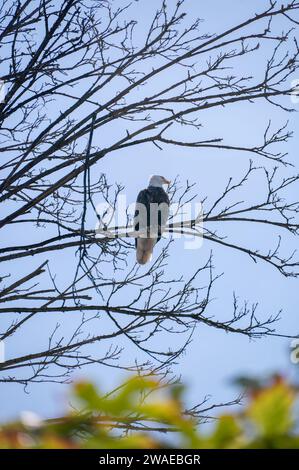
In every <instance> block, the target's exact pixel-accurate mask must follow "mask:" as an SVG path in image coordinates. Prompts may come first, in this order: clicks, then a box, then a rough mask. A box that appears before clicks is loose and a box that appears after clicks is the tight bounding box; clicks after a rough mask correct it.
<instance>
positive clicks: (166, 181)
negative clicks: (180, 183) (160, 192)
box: [163, 176, 171, 185]
mask: <svg viewBox="0 0 299 470" xmlns="http://www.w3.org/2000/svg"><path fill="white" fill-rule="evenodd" d="M163 183H164V184H168V185H169V184H170V183H171V181H170V180H167V179H166V178H164V176H163Z"/></svg>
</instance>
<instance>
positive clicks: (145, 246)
mask: <svg viewBox="0 0 299 470" xmlns="http://www.w3.org/2000/svg"><path fill="white" fill-rule="evenodd" d="M155 243H156V240H155V239H154V238H137V250H136V259H137V263H139V264H145V263H147V262H148V261H150V260H151V257H152V254H153V248H154V245H155Z"/></svg>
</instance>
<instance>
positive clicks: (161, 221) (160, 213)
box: [134, 175, 170, 264]
mask: <svg viewBox="0 0 299 470" xmlns="http://www.w3.org/2000/svg"><path fill="white" fill-rule="evenodd" d="M163 184H167V185H168V184H170V181H168V180H167V179H166V178H164V176H159V175H154V176H152V177H151V178H150V181H149V185H148V187H147V188H146V189H143V190H142V191H140V193H139V194H138V197H137V201H136V208H135V216H134V230H135V231H136V232H138V236H137V237H136V238H135V246H136V260H137V262H138V263H139V264H145V263H147V262H148V261H149V260H150V259H151V257H152V253H153V249H154V246H155V244H156V243H158V241H159V240H160V238H161V235H162V232H163V230H164V228H165V225H166V223H167V220H168V215H169V198H168V195H167V193H166V192H165V191H164V189H163Z"/></svg>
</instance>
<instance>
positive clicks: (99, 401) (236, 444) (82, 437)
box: [0, 375, 299, 449]
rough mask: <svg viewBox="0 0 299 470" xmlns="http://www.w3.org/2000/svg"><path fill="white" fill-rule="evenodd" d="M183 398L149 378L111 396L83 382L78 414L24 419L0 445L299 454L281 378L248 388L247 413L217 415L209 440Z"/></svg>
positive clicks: (292, 391) (287, 387) (1, 434)
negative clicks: (285, 450)
mask: <svg viewBox="0 0 299 470" xmlns="http://www.w3.org/2000/svg"><path fill="white" fill-rule="evenodd" d="M248 383H249V384H250V381H249V382H248ZM247 385H248V384H247ZM255 385H256V382H255ZM182 394H183V387H182V386H180V385H179V384H173V383H172V384H171V383H166V382H165V383H163V381H162V382H161V380H159V379H158V378H156V377H152V376H147V377H142V376H135V377H132V378H131V379H129V380H127V381H125V382H124V383H123V384H121V385H120V386H119V387H118V388H117V389H116V390H114V391H113V392H110V393H109V394H101V393H100V392H99V391H98V390H97V388H96V387H95V386H94V385H93V384H91V383H88V382H78V383H76V384H75V385H74V386H73V388H72V397H73V399H74V400H75V403H76V409H72V410H71V411H69V413H67V414H66V415H65V416H63V417H61V418H56V419H50V420H44V421H43V420H41V419H40V418H39V417H38V416H36V415H34V414H32V413H28V412H27V413H24V414H22V416H21V419H20V421H18V422H13V423H8V424H4V425H1V426H0V447H1V448H98V449H101V448H106V449H107V448H108V449H113V448H118V449H127V448H129V449H130V448H153V449H155V448H166V447H171V445H173V446H174V447H177V448H199V449H200V448H216V449H218V448H221V449H222V448H299V434H298V428H297V430H296V425H297V424H298V423H296V411H295V410H296V400H297V397H298V390H297V389H296V387H294V386H292V385H291V384H289V383H287V382H286V381H285V380H284V379H283V378H282V377H280V376H277V375H276V376H275V377H274V378H273V379H272V380H271V381H270V383H267V384H266V385H264V386H262V385H259V386H254V387H249V393H248V396H247V398H246V405H245V406H244V407H242V411H241V412H240V413H234V414H226V415H222V416H220V417H219V419H217V420H216V421H215V423H214V425H213V429H212V431H211V432H210V433H209V434H207V433H204V432H203V431H202V429H201V430H199V426H198V422H197V421H196V419H195V418H194V417H193V416H192V413H190V412H187V411H186V410H185V409H184V406H183V401H182ZM166 433H169V434H170V433H171V436H175V438H172V437H171V438H168V437H167V438H165V435H166ZM167 436H168V434H167ZM170 443H171V444H170Z"/></svg>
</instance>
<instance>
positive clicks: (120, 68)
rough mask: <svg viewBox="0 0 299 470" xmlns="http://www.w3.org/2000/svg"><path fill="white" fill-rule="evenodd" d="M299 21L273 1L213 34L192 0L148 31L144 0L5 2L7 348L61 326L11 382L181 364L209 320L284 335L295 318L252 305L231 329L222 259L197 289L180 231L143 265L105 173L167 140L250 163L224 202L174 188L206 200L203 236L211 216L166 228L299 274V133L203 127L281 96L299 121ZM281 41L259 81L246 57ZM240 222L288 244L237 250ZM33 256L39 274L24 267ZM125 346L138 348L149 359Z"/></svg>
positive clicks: (238, 309) (289, 7)
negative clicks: (298, 154) (116, 219)
mask: <svg viewBox="0 0 299 470" xmlns="http://www.w3.org/2000/svg"><path fill="white" fill-rule="evenodd" d="M298 13H299V2H296V1H291V2H288V3H285V4H284V5H281V4H280V3H278V2H274V1H272V0H271V1H270V2H269V4H268V5H267V7H266V8H265V9H264V10H262V8H261V10H260V11H259V12H255V11H253V13H252V16H250V17H248V18H247V19H246V20H244V21H243V22H242V23H239V24H232V26H231V27H230V29H227V30H223V31H221V32H217V33H210V32H205V28H204V23H203V22H202V20H201V19H196V20H194V19H192V18H189V16H188V13H187V14H186V10H185V2H184V1H183V0H178V1H177V2H176V3H175V2H167V1H161V2H160V6H159V8H158V10H157V11H156V14H155V15H154V16H153V17H152V18H151V19H149V21H148V29H147V30H140V28H139V27H138V21H136V20H135V19H134V2H133V3H131V4H129V3H124V2H122V1H118V0H117V1H114V2H109V1H105V0H103V1H99V0H58V1H55V2H51V1H49V0H38V1H33V0H26V1H23V2H20V1H15V0H12V1H10V0H3V1H2V5H1V18H0V52H1V58H0V61H1V62H0V63H1V78H2V82H3V87H5V97H4V99H3V101H2V103H0V121H1V130H0V151H1V161H0V188H1V189H0V204H1V220H0V229H1V234H3V236H1V240H2V241H1V248H0V262H1V278H0V281H1V282H0V314H1V318H2V319H3V321H2V322H1V325H2V327H1V336H0V339H1V340H4V341H5V342H7V343H13V342H14V341H15V342H18V341H19V340H20V338H22V337H23V336H24V335H26V334H28V331H29V330H30V328H31V325H32V324H33V323H34V322H36V321H39V322H41V323H40V325H42V319H43V318H44V317H45V316H47V317H51V316H52V317H53V318H54V319H55V324H56V323H57V325H56V326H55V325H54V327H53V329H52V330H51V331H43V329H42V327H41V338H44V339H43V341H44V347H40V342H38V346H36V345H35V344H32V342H31V344H28V352H27V353H26V354H22V355H16V356H15V357H10V358H6V360H5V361H4V362H2V363H1V364H0V370H1V376H0V380H1V381H2V382H17V383H21V384H25V385H27V384H28V383H31V382H40V381H58V382H65V381H67V380H69V377H70V374H71V372H72V371H73V370H75V369H77V368H80V367H82V366H84V365H86V364H99V365H103V366H110V367H116V368H120V369H126V370H143V371H152V370H154V371H156V372H157V371H160V370H163V371H164V370H168V369H169V368H170V367H171V365H172V364H173V363H175V361H176V360H177V358H178V357H179V356H180V355H181V353H182V352H184V351H185V349H186V347H187V346H188V344H189V342H190V340H191V337H192V335H193V333H194V331H195V328H196V327H198V326H199V327H200V326H201V325H202V324H205V325H207V326H209V327H211V328H217V329H222V330H225V331H227V332H228V333H238V334H242V335H246V336H248V337H261V336H263V335H269V336H271V335H280V332H279V331H278V332H276V321H277V320H278V317H279V316H280V313H277V312H274V313H273V314H272V315H269V316H267V317H264V316H263V317H262V318H260V317H259V314H258V311H257V305H256V304H254V305H252V306H251V305H249V304H248V303H245V304H239V302H238V299H237V297H236V296H235V297H234V302H233V306H232V312H230V313H229V316H228V317H227V319H226V320H223V317H221V319H217V312H215V311H213V310H211V311H210V308H209V307H210V300H211V298H212V291H213V288H214V284H215V282H216V281H217V279H218V277H219V275H220V273H217V272H216V270H214V263H213V256H212V253H211V255H210V257H209V258H208V259H205V260H203V259H201V265H200V266H198V265H195V269H194V272H193V273H192V274H191V275H190V278H189V279H184V278H183V276H181V275H180V274H179V272H178V274H177V275H175V276H173V275H169V273H168V272H167V262H168V261H167V260H168V256H169V254H171V250H172V246H171V245H172V243H175V238H174V239H173V240H170V242H169V243H168V244H165V243H164V245H163V244H162V247H159V250H160V252H159V251H158V252H157V256H156V258H155V259H154V261H153V262H152V263H151V264H150V265H147V266H146V267H145V268H140V267H138V266H137V265H136V264H135V262H134V233H132V227H131V223H132V221H131V220H130V217H129V216H128V217H127V222H126V226H125V227H123V229H120V228H119V227H118V228H115V227H112V226H107V225H106V223H105V220H104V219H105V217H104V214H103V213H96V206H97V204H98V203H101V202H106V203H107V204H108V205H109V206H110V207H111V208H112V211H113V208H115V207H116V204H117V201H118V198H119V196H120V194H121V192H122V191H123V189H124V188H123V186H122V185H120V184H119V185H112V184H111V183H110V179H109V175H106V174H104V172H103V170H102V167H101V164H102V161H106V160H107V159H113V158H114V155H115V154H119V153H121V152H124V149H127V148H130V149H131V151H132V152H139V153H140V159H141V160H142V158H143V156H144V152H145V151H148V152H150V149H151V148H152V147H153V146H154V147H155V149H156V148H158V149H161V150H163V151H166V150H167V151H170V150H171V148H173V146H177V147H179V148H181V151H182V158H183V152H184V151H185V150H186V149H190V148H191V149H194V152H199V157H198V158H200V156H201V155H200V151H201V150H203V151H205V150H206V149H214V150H215V151H217V152H218V151H221V150H223V151H224V152H225V151H229V152H230V153H231V154H233V155H234V156H235V158H236V159H237V158H239V157H240V155H242V156H243V154H244V156H245V157H246V156H247V157H249V158H248V164H246V162H245V166H246V165H247V166H246V168H245V166H244V174H243V176H242V177H241V178H240V179H239V180H235V179H233V178H231V179H230V180H229V181H228V182H227V185H226V187H224V188H214V199H213V200H210V199H209V200H207V199H205V195H204V194H198V191H197V188H196V186H194V185H193V184H192V183H189V182H187V183H183V185H182V184H180V183H179V181H177V180H176V181H174V182H173V183H172V186H171V187H170V188H169V196H170V199H171V201H172V202H176V203H177V204H178V208H181V207H183V206H184V204H186V203H187V202H191V201H194V200H195V198H197V199H199V200H200V201H201V202H202V203H203V214H202V219H203V229H202V231H201V230H199V229H198V220H189V219H188V220H187V221H186V224H183V226H181V225H180V224H176V222H175V219H174V220H169V224H168V227H167V231H168V232H170V233H173V234H175V233H177V232H183V233H184V234H187V235H188V234H189V235H194V236H198V237H203V241H204V242H206V243H209V244H210V245H211V249H212V248H213V246H220V247H221V248H222V249H223V250H231V251H232V252H234V251H235V250H237V251H238V252H241V253H242V254H243V255H244V258H246V257H247V258H248V257H249V258H250V259H252V260H254V261H255V262H258V263H266V264H267V265H270V266H271V267H272V268H273V269H274V270H277V271H278V272H279V273H280V274H281V275H282V276H285V277H296V276H298V274H299V260H298V258H297V257H296V253H293V252H292V250H290V252H289V253H288V254H286V248H288V247H285V245H284V240H285V235H286V234H291V235H292V236H294V237H296V236H298V228H299V225H298V217H297V214H298V211H299V203H298V201H296V200H295V201H294V200H292V199H291V200H289V197H288V190H289V188H293V187H294V186H296V185H298V179H299V176H298V175H297V174H296V173H290V171H291V172H292V171H293V169H292V167H291V165H290V162H289V161H288V157H287V146H288V144H287V141H288V139H289V137H291V135H292V131H291V130H290V129H289V128H288V125H287V124H286V123H285V121H284V123H283V124H282V125H281V126H280V127H279V128H274V126H273V124H272V123H271V121H269V122H265V126H264V129H262V130H261V134H260V135H258V136H251V139H252V140H254V143H253V144H252V145H248V143H244V145H240V144H239V143H238V142H234V137H235V136H234V133H233V132H232V137H231V139H232V140H231V141H230V142H226V141H224V140H223V139H222V135H221V130H219V129H216V128H215V129H213V130H212V132H213V133H214V137H213V138H211V137H210V136H209V133H208V134H207V136H206V137H203V133H204V131H203V129H202V122H203V121H204V119H205V115H206V114H205V113H206V112H208V110H209V109H214V108H215V109H219V110H220V109H223V108H224V107H225V108H228V109H231V110H232V112H233V110H234V109H235V107H236V105H237V104H243V105H244V106H245V105H246V104H247V105H250V106H255V105H256V103H257V102H260V101H266V102H267V103H269V105H271V106H273V107H275V108H276V107H279V108H280V110H281V113H282V114H288V113H289V112H291V111H292V106H291V104H292V102H291V99H290V97H291V96H292V95H294V93H295V92H296V87H295V86H294V84H293V82H292V80H293V79H294V78H296V71H297V69H298V65H299V63H298V54H299V48H298V44H297V42H296V38H295V36H296V30H297V29H298V18H299V16H298ZM282 23H283V28H285V29H284V31H283V32H282V31H281V29H282V27H281V24H282ZM265 46H266V47H267V51H268V50H269V48H270V49H271V53H270V55H269V56H268V58H267V60H266V61H261V62H260V63H261V66H260V67H259V73H252V71H250V70H248V69H247V68H246V63H247V62H246V61H247V60H248V57H250V58H251V57H256V58H257V60H258V57H259V54H262V53H264V52H263V51H264V49H263V48H264V47H265ZM108 130H109V131H108ZM223 158H225V155H223ZM186 164H187V163H186ZM123 165H124V173H125V172H126V162H125V161H124V163H123ZM286 172H287V173H286ZM256 175H258V178H259V181H261V186H263V188H262V189H261V191H259V192H258V193H257V197H256V202H255V203H252V202H251V198H250V199H249V198H247V197H246V194H249V193H251V194H252V193H253V191H254V189H255V184H256V183H255V181H256V180H255V177H256ZM97 221H98V223H99V227H100V231H97V230H96V229H95V226H96V222H97ZM229 222H230V223H231V224H234V223H236V222H238V223H240V224H244V225H245V224H247V225H246V226H247V229H248V230H251V231H254V230H255V228H256V227H257V226H260V225H265V226H270V227H273V230H277V231H279V238H278V241H277V244H276V245H275V246H274V247H273V246H272V244H271V246H269V247H268V249H266V250H263V249H262V248H261V247H260V246H259V245H258V240H257V239H255V238H254V237H253V239H252V240H251V242H250V244H249V245H243V244H242V243H241V242H238V241H234V240H233V239H230V237H229V236H226V235H227V232H226V231H227V229H228V226H229V225H231V224H230V223H229ZM106 232H107V233H106ZM32 233H35V235H36V236H37V237H38V239H37V241H36V240H34V241H32V238H33V237H32ZM12 234H13V235H12ZM111 234H112V235H111ZM5 238H6V239H7V240H10V242H3V240H5ZM66 251H67V252H71V253H72V255H73V260H74V268H73V266H72V267H68V268H67V267H66V269H65V272H64V273H60V276H58V275H57V274H59V273H57V269H56V264H55V263H56V261H57V259H58V258H57V257H59V256H61V253H62V252H63V253H64V252H66ZM182 256H183V254H182ZM28 259H29V260H30V263H31V266H32V268H31V270H30V269H29V270H28V271H26V273H25V274H24V265H22V263H26V260H28ZM25 266H26V267H28V266H29V264H28V263H27V264H25ZM19 273H22V274H21V275H20V274H19ZM61 274H62V275H61ZM124 299H126V302H125V303H123V302H124ZM74 318H75V320H74ZM281 335H282V334H281ZM289 336H290V337H292V335H291V334H290V335H289ZM165 338H167V340H166V341H165ZM39 339H40V338H39ZM95 344H96V345H97V348H94V347H93V348H92V349H91V347H90V346H91V345H93V346H94V345H95ZM122 344H123V345H124V346H122ZM125 345H128V348H130V351H131V352H132V349H131V348H132V347H133V348H134V349H133V351H134V352H133V354H135V357H138V359H136V362H135V363H134V361H130V360H127V357H128V356H127V354H126V346H125ZM157 345H159V346H157Z"/></svg>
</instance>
